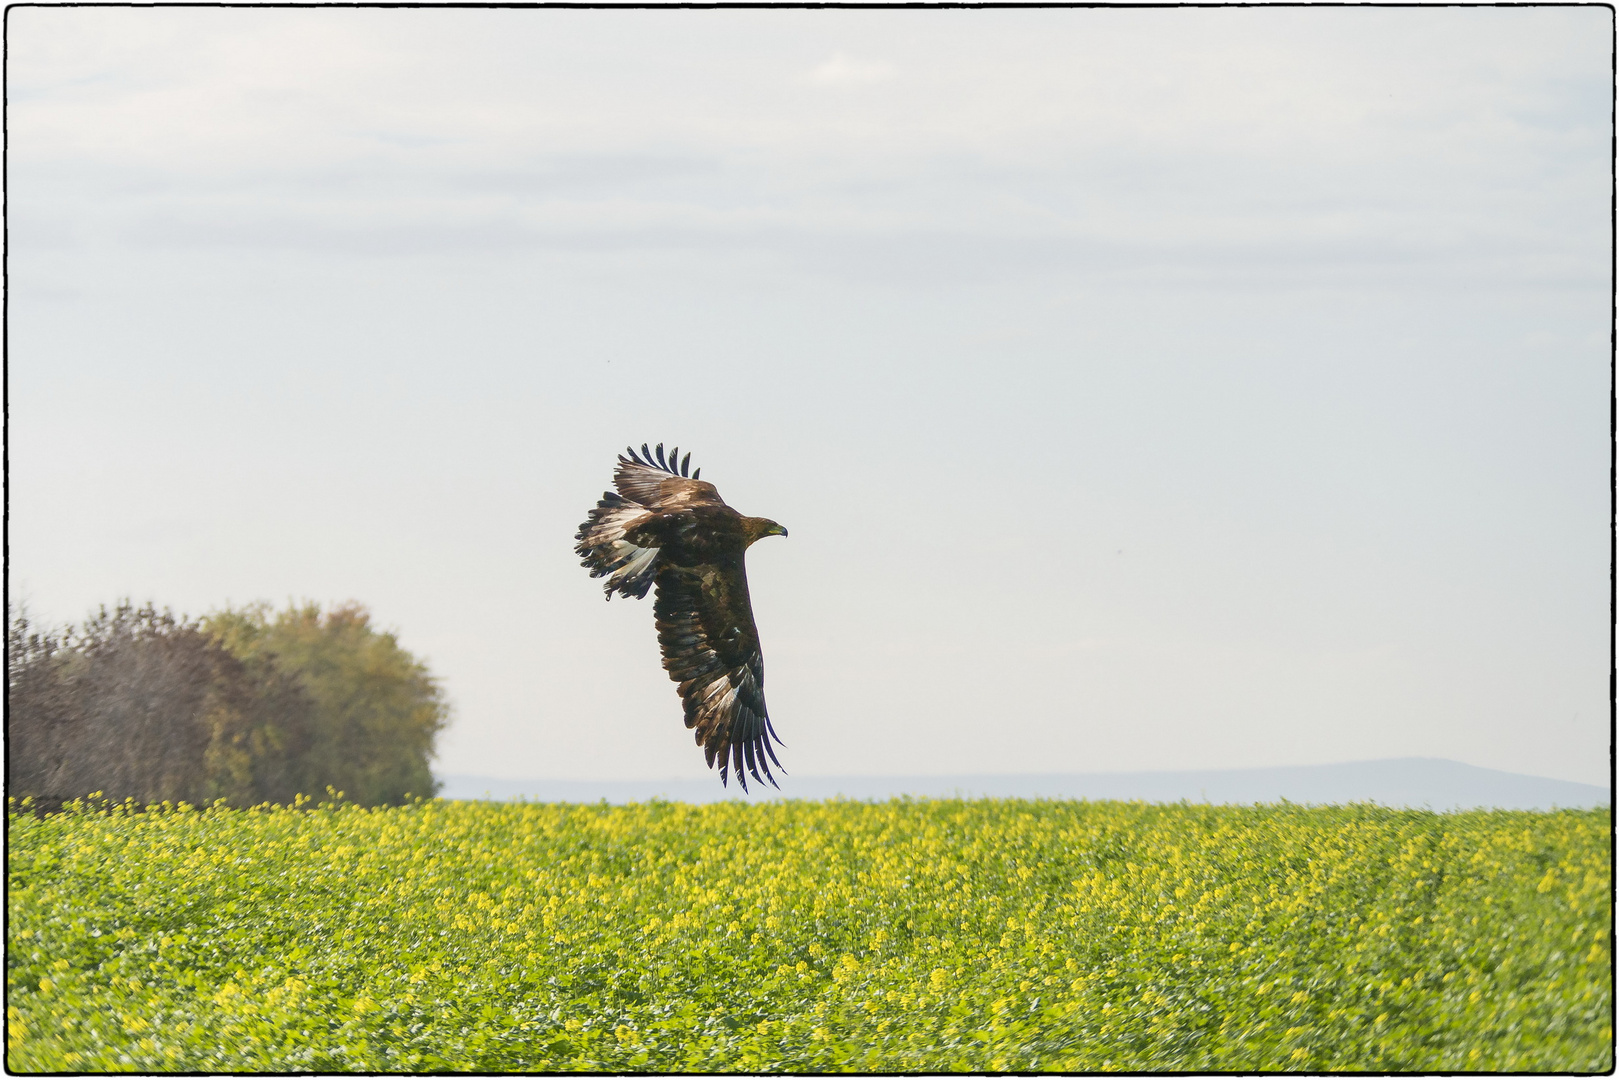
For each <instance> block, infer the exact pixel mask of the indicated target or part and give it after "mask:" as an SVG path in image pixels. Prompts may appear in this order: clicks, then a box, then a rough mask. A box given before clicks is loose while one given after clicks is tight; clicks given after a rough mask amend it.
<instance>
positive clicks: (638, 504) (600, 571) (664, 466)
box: [574, 443, 725, 600]
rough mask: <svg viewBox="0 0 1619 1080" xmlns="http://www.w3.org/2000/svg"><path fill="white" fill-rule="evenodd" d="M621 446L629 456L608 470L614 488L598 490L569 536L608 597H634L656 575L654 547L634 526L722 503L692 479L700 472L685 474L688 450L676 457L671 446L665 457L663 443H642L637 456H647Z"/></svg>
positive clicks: (702, 483) (656, 549) (709, 487)
mask: <svg viewBox="0 0 1619 1080" xmlns="http://www.w3.org/2000/svg"><path fill="white" fill-rule="evenodd" d="M626 450H627V452H628V453H629V455H630V456H629V457H625V456H624V455H623V454H620V455H619V456H618V467H617V468H615V469H614V470H613V486H614V487H616V488H618V491H617V492H616V493H615V492H611V491H607V492H603V493H602V497H601V501H600V502H598V503H597V504H596V508H595V509H594V510H592V511H591V512H590V516H589V517H587V518H586V519H585V523H584V524H583V525H581V526H579V531H578V532H577V533H575V534H574V540H576V541H578V542H577V543H576V544H575V545H574V551H575V552H577V553H578V555H579V557H580V558H581V559H582V560H583V561H584V565H585V566H587V567H589V569H590V576H591V577H605V578H606V579H607V581H606V582H605V583H604V588H605V589H606V590H607V599H609V600H611V599H612V598H613V594H614V593H617V594H618V595H620V596H625V597H630V596H633V597H635V598H636V599H637V600H639V599H640V598H641V597H643V596H645V595H646V594H647V590H648V589H650V588H651V587H652V581H653V579H654V578H655V577H656V576H657V572H658V552H659V545H658V544H657V543H656V542H655V541H653V540H650V539H648V535H647V534H645V533H637V530H641V529H645V528H648V527H651V526H654V525H655V524H658V519H659V518H660V517H663V516H666V515H678V514H680V513H682V512H684V511H689V510H692V509H694V508H696V507H699V506H724V505H725V500H724V499H721V498H720V493H719V491H718V489H716V488H715V487H714V485H713V484H710V483H708V482H707V481H706V480H699V479H698V478H697V475H701V473H702V471H703V470H701V469H698V470H697V475H693V476H690V477H688V476H687V475H686V473H687V471H688V470H689V469H690V467H691V454H689V453H688V454H687V455H686V458H685V460H684V461H680V447H678V446H677V447H675V452H674V453H673V454H671V455H670V456H669V457H668V458H667V459H666V458H665V457H664V453H663V444H662V443H659V444H658V449H657V452H656V453H654V452H653V451H651V450H648V449H647V448H646V446H645V445H644V444H643V445H642V447H641V454H645V455H646V457H645V459H643V458H642V457H641V455H640V454H637V453H636V452H635V451H634V450H633V449H630V448H626ZM654 462H655V464H654ZM676 524H677V527H678V524H679V523H676ZM686 524H689V522H688V523H686ZM652 531H653V532H656V531H657V530H656V529H655V528H654V529H653V530H652ZM637 539H639V540H640V543H637V542H636V541H637Z"/></svg>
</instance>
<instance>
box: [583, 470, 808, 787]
mask: <svg viewBox="0 0 1619 1080" xmlns="http://www.w3.org/2000/svg"><path fill="white" fill-rule="evenodd" d="M641 452H642V454H644V455H645V458H644V459H643V458H642V457H641V456H638V455H637V454H636V453H635V451H634V450H631V451H630V452H629V454H630V456H629V457H628V458H626V457H623V456H622V455H621V456H620V457H619V459H618V467H617V468H616V469H615V470H614V472H613V483H614V486H615V487H617V488H618V493H617V494H614V493H613V492H611V491H609V492H607V493H605V494H604V495H603V496H602V499H601V501H600V502H599V503H597V504H596V508H595V509H594V510H592V511H591V512H590V516H589V517H588V518H587V519H586V520H585V523H584V524H583V525H581V526H579V532H578V534H577V535H576V536H575V539H576V540H577V541H578V543H577V544H576V545H575V548H574V550H575V551H576V552H577V553H578V554H579V555H580V557H581V558H582V559H583V560H584V565H585V566H587V567H589V568H590V576H591V577H605V578H607V583H606V589H607V598H608V599H609V600H611V599H612V598H613V594H614V593H615V592H616V593H618V594H619V595H620V596H633V597H637V598H639V597H644V596H645V595H646V594H647V590H648V589H649V588H652V587H654V586H656V588H657V599H656V601H655V602H654V604H653V613H654V615H655V617H656V620H657V627H658V644H659V646H660V648H661V649H662V652H663V666H664V668H665V669H667V670H668V672H669V677H670V678H672V679H674V680H675V682H677V683H679V684H680V697H681V700H682V701H683V702H684V703H685V711H686V726H687V727H688V728H693V729H695V732H696V735H697V742H698V745H700V746H702V747H703V750H704V752H705V754H706V755H707V758H708V764H709V766H710V767H713V765H714V763H715V761H716V760H717V761H718V762H719V767H720V781H721V783H724V782H725V780H726V774H727V772H728V770H729V769H731V768H734V769H735V770H736V775H737V779H738V780H740V781H741V782H742V786H743V788H744V789H746V787H747V778H746V776H745V775H744V771H743V770H744V769H746V771H747V772H748V773H751V774H752V775H753V778H754V779H755V780H759V779H761V777H760V773H759V770H760V769H763V770H764V776H763V779H765V780H768V781H769V782H770V783H772V784H774V783H775V778H774V777H772V776H771V774H770V766H769V764H768V762H767V761H766V755H767V754H768V755H769V760H770V761H774V762H776V765H777V767H778V768H779V767H780V765H781V762H779V761H776V754H775V751H774V750H773V749H772V748H771V745H770V740H771V737H772V736H774V735H775V731H774V729H773V728H771V726H770V719H769V715H768V714H767V713H766V711H765V699H764V680H765V675H764V659H763V657H762V656H761V654H760V651H759V632H758V630H757V628H755V626H754V623H753V604H752V602H751V601H750V600H749V598H748V575H747V570H746V568H745V566H744V564H743V556H744V553H745V552H746V551H747V549H748V546H749V545H750V544H752V543H753V542H754V541H755V540H758V539H760V538H762V537H765V536H786V535H787V530H786V529H783V528H782V527H781V526H780V525H778V524H776V523H775V522H774V521H771V520H770V519H768V518H757V517H746V516H744V515H742V514H739V513H737V512H736V511H735V510H733V509H731V508H730V507H729V506H727V505H725V501H724V500H723V499H721V498H720V493H719V491H718V490H716V489H715V487H714V485H713V484H710V483H707V482H705V481H703V480H700V479H698V476H697V475H693V476H690V477H688V476H686V475H685V473H686V468H687V466H689V465H690V462H691V455H690V454H687V455H686V460H685V462H678V461H677V460H676V459H677V458H678V457H679V450H678V449H677V450H676V451H675V453H674V454H673V455H671V456H670V457H669V459H668V460H667V461H666V460H665V457H664V453H663V445H662V444H661V443H660V444H659V445H658V448H657V451H656V453H655V454H654V453H653V452H651V451H648V450H647V448H646V447H645V446H643V447H642V448H641ZM698 474H699V475H700V474H701V470H698Z"/></svg>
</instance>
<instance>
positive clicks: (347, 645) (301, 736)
mask: <svg viewBox="0 0 1619 1080" xmlns="http://www.w3.org/2000/svg"><path fill="white" fill-rule="evenodd" d="M9 614H10V616H11V617H10V618H9V619H8V621H7V633H6V653H7V665H6V676H7V678H6V704H7V723H6V735H7V739H6V765H7V792H8V794H9V795H11V796H13V797H17V798H21V797H23V796H29V795H31V796H33V797H34V799H35V801H36V804H38V805H40V806H44V807H47V808H48V807H50V806H52V805H58V804H60V803H61V802H63V801H66V800H69V799H75V798H81V797H84V796H86V795H89V794H91V793H93V792H98V791H99V792H101V793H102V795H103V797H105V798H107V799H110V800H112V801H115V802H121V801H123V800H125V799H134V800H135V801H136V802H137V803H140V804H142V805H145V804H150V803H157V802H163V801H170V802H181V801H184V802H189V803H193V804H197V805H202V804H207V803H212V802H215V801H217V800H219V799H224V800H225V801H226V802H227V803H229V804H230V805H233V806H252V805H257V804H259V803H264V802H273V803H291V802H292V801H293V800H294V799H295V797H296V796H298V795H312V796H322V795H324V794H325V793H326V791H327V789H328V788H332V789H335V790H337V791H341V792H343V794H344V797H345V798H346V799H347V800H349V801H352V802H355V803H358V804H360V805H365V806H378V805H386V804H399V803H402V802H404V801H406V800H407V799H408V798H410V797H414V796H421V797H431V796H432V795H433V794H434V793H435V792H436V790H437V783H436V782H435V781H434V779H433V776H432V773H431V771H430V770H429V767H428V762H429V760H430V759H431V757H432V755H433V747H434V741H435V739H436V737H437V736H438V733H439V732H440V731H441V730H443V728H444V726H445V724H446V722H447V721H448V719H449V705H448V702H447V700H446V698H445V696H444V693H443V690H442V689H441V687H440V686H439V683H438V681H437V680H436V679H435V678H434V677H433V676H432V674H431V673H430V672H429V671H428V670H427V667H426V666H425V665H424V664H423V663H422V662H421V661H420V660H418V659H416V658H415V657H414V656H412V655H411V654H410V653H409V652H407V651H406V650H405V649H403V648H401V647H400V645H399V642H398V640H397V639H396V638H395V636H394V635H393V634H391V633H388V632H385V631H379V630H378V629H376V628H375V627H373V626H372V625H371V617H370V615H369V613H368V612H367V611H366V610H365V608H364V607H362V606H361V605H359V604H356V603H348V604H342V605H338V606H336V607H332V608H330V609H329V610H326V611H324V612H323V611H322V610H321V608H320V606H319V605H317V604H301V605H299V604H294V605H290V606H289V607H287V608H286V609H284V610H281V611H275V610H273V609H272V608H271V607H270V605H268V604H255V605H250V606H248V607H245V608H240V609H232V608H227V609H225V610H223V611H218V612H214V613H211V614H209V615H206V616H204V617H202V618H198V619H189V618H186V617H184V616H176V615H174V614H173V613H172V612H170V611H168V610H167V609H165V610H162V611H159V610H157V609H156V608H155V607H153V606H152V605H151V604H147V605H145V606H143V607H135V606H134V605H133V604H131V603H129V602H127V601H125V602H123V603H121V604H119V605H117V606H116V607H115V608H114V609H113V610H111V611H109V610H107V609H106V608H105V607H103V608H102V609H101V610H100V611H99V612H98V613H97V614H96V615H94V616H93V617H91V618H90V619H88V620H86V621H85V622H83V623H82V624H79V625H77V626H71V625H70V626H66V627H61V628H48V627H40V626H36V625H33V624H31V623H30V622H29V620H28V617H27V615H26V613H24V612H15V613H9Z"/></svg>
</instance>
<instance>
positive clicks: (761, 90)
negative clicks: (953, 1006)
mask: <svg viewBox="0 0 1619 1080" xmlns="http://www.w3.org/2000/svg"><path fill="white" fill-rule="evenodd" d="M7 17H8V23H7V28H8V42H7V44H8V50H9V51H8V58H7V65H8V67H7V71H8V79H9V82H8V85H7V92H8V95H9V102H10V109H9V114H8V123H9V139H10V156H9V161H8V167H9V189H8V193H7V199H8V204H7V211H8V226H9V242H10V248H9V256H10V262H9V271H10V290H11V291H10V298H9V300H10V311H9V314H10V321H9V335H10V337H9V346H10V350H9V378H10V402H11V414H10V428H9V450H10V466H11V470H10V488H9V497H10V512H11V532H10V544H11V548H10V556H11V564H10V566H11V575H12V576H11V588H12V597H13V600H17V599H20V600H23V601H25V602H26V603H27V604H28V605H29V607H30V609H31V610H32V611H33V613H34V614H35V615H36V616H38V617H43V618H44V619H46V620H47V621H56V622H62V621H72V620H78V619H81V618H83V617H84V615H85V614H86V613H87V612H88V611H90V610H91V609H92V608H94V607H95V606H96V605H98V604H101V603H111V602H113V601H115V600H117V599H118V598H120V597H125V596H129V597H132V598H134V599H135V600H137V601H144V600H148V599H150V600H154V601H156V602H157V603H158V604H159V605H169V606H172V607H173V608H175V609H176V610H178V611H185V612H189V613H191V614H200V613H202V612H205V611H207V610H210V609H214V608H218V607H221V606H223V605H225V604H243V603H247V602H250V601H254V600H258V599H266V600H270V601H272V602H274V603H276V604H278V605H281V604H284V603H286V602H287V601H288V600H293V599H297V600H302V599H311V600H317V601H321V602H323V603H326V602H335V601H342V600H346V599H351V598H352V599H356V600H359V601H361V602H362V603H364V604H366V605H367V606H368V607H370V609H371V610H372V612H373V613H374V614H375V617H376V619H377V621H378V622H379V623H380V624H382V625H383V626H385V627H388V628H392V629H395V630H397V632H398V633H399V635H400V638H401V640H402V642H403V644H404V645H405V647H406V648H408V649H410V650H412V651H413V652H415V653H416V654H417V655H419V656H421V657H422V658H423V659H425V660H426V661H427V663H428V664H429V665H430V667H431V669H432V670H433V671H434V672H435V673H436V674H438V675H439V676H440V677H442V679H443V682H444V685H445V687H446V689H447V691H448V693H449V696H450V698H451V700H452V701H453V703H454V707H455V719H454V721H453V725H452V727H451V728H450V730H449V731H448V733H447V734H446V736H445V737H444V738H443V740H442V743H441V748H440V754H439V759H438V763H437V768H438V769H439V770H440V771H441V772H449V773H480V774H485V775H492V776H504V777H511V778H526V777H546V778H579V779H597V778H611V777H623V778H647V779H664V778H695V777H699V776H705V775H707V776H711V775H713V774H711V773H709V772H708V771H707V769H706V768H705V766H704V764H703V759H702V754H701V752H700V751H699V750H698V749H697V748H696V746H695V745H694V744H693V740H692V738H691V736H690V734H689V733H688V732H687V731H686V730H685V729H684V727H683V726H682V724H681V710H680V705H679V701H678V699H677V697H676V694H675V689H674V685H673V684H672V683H671V682H670V681H669V680H668V678H667V676H666V675H665V674H664V672H663V670H662V669H661V667H660V666H659V663H658V656H657V644H656V637H655V634H654V631H653V626H652V608H651V600H650V599H648V600H646V601H643V602H640V603H636V602H633V601H631V602H620V601H614V602H613V603H611V604H607V603H604V602H603V600H602V592H601V588H600V585H599V583H597V582H595V581H592V580H591V579H590V578H589V577H588V576H587V574H586V572H585V571H584V570H583V569H582V568H580V567H579V565H578V561H577V559H576V557H575V556H574V555H573V552H572V545H573V534H574V531H575V529H576V528H577V526H578V524H579V522H580V521H581V520H582V519H583V517H584V514H585V512H586V511H587V510H588V509H589V508H590V507H591V506H593V505H594V503H595V500H596V499H597V498H599V497H600V495H601V493H602V491H603V490H604V489H605V488H606V487H608V485H609V482H610V478H611V470H612V465H613V461H614V456H615V454H616V453H617V452H618V451H619V450H621V449H622V448H623V447H624V445H625V444H626V443H632V442H633V443H634V444H635V445H636V446H639V445H640V444H641V443H642V442H652V443H656V442H659V441H663V442H666V443H669V444H679V445H680V447H681V448H682V451H683V452H684V451H686V450H690V451H691V452H692V463H693V465H696V466H701V467H702V470H703V478H704V479H705V480H711V481H713V482H714V483H715V484H716V485H717V486H718V488H719V490H720V492H721V494H722V495H723V496H724V497H725V498H726V499H727V501H729V502H730V503H731V504H732V505H733V506H735V507H737V508H738V509H739V510H741V511H742V512H743V513H749V514H756V515H762V516H767V517H771V518H774V519H776V520H777V521H780V522H781V523H782V524H783V525H785V526H786V527H787V528H788V530H789V531H790V534H791V535H790V536H789V537H788V538H786V539H780V538H772V539H769V540H766V541H763V542H761V543H760V544H759V545H758V546H756V547H755V548H754V549H753V550H752V552H751V553H750V555H749V573H750V580H751V584H752V589H753V600H754V611H755V615H756V618H757V622H758V625H759V630H760V635H761V638H762V640H763V643H764V652H765V664H766V670H767V683H766V694H767V698H768V701H769V705H770V711H771V716H772V719H773V721H774V724H775V727H776V728H777V730H778V731H779V732H780V734H781V736H782V738H783V739H784V741H785V743H786V748H785V749H784V750H783V751H782V752H781V753H782V760H783V762H784V764H785V765H786V768H787V770H788V776H787V777H786V778H784V780H783V783H784V786H786V787H787V788H788V791H789V793H790V790H791V783H792V777H793V775H794V774H802V775H808V776H814V775H845V774H867V775H872V774H886V775H894V774H943V773H965V772H972V773H1020V772H1042V773H1051V772H1100V771H1108V770H1149V769H1151V770H1162V769H1215V768H1227V767H1256V766H1267V765H1302V764H1318V763H1330V762H1341V761H1356V760H1364V759H1369V758H1382V757H1403V756H1431V757H1444V758H1451V759H1454V760H1457V761H1462V762H1466V763H1469V764H1473V765H1479V766H1484V767H1488V768H1496V769H1505V770H1509V771H1513V772H1524V773H1532V774H1536V775H1541V776H1548V777H1555V778H1560V779H1568V780H1576V781H1583V782H1586V783H1606V778H1607V776H1608V747H1609V726H1608V676H1609V671H1610V654H1609V637H1608V634H1609V621H1610V620H1609V604H1608V597H1609V584H1608V581H1609V578H1608V574H1609V547H1608V545H1609V529H1608V521H1609V473H1608V461H1609V446H1610V442H1609V408H1610V402H1611V399H1612V397H1611V388H1610V375H1609V357H1610V349H1609V331H1610V317H1609V311H1610V296H1611V285H1610V281H1609V265H1610V259H1611V252H1610V245H1609V237H1610V223H1609V198H1610V193H1611V191H1612V183H1611V179H1610V161H1609V159H1610V152H1611V151H1610V141H1609V140H1610V137H1611V133H1612V124H1611V119H1610V106H1611V102H1612V87H1613V80H1612V73H1611V70H1610V59H1609V53H1610V47H1611V42H1612V31H1613V28H1612V13H1611V11H1610V10H1609V9H1607V8H1599V7H1585V8H1495V9H1457V8H1404V9H1390V8H1373V9H1367V8H1304V9H1298V8H1291V9H1253V8H1241V9H1237V8H1233V9H1217V10H1208V9H1115V10H1096V9H1084V10H988V11H985V10H968V11H866V10H860V11H856V10H846V11H835V10H834V11H792V10H746V11H739V10H720V11H680V10H675V11H644V10H637V11H567V10H506V11H496V10H451V9H441V10H409V9H394V10H352V9H315V8H310V9H303V10H297V9H294V10H284V9H275V10H252V9H246V10H244V9H208V8H192V9H184V8H182V9H173V8H170V9H150V8H148V9H94V8H90V9H84V8H80V9H74V8H15V7H14V8H11V9H9V10H8V16H7ZM717 782H718V781H717V779H716V780H715V783H716V784H717Z"/></svg>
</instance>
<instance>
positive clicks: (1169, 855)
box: [6, 800, 1613, 1073]
mask: <svg viewBox="0 0 1619 1080" xmlns="http://www.w3.org/2000/svg"><path fill="white" fill-rule="evenodd" d="M12 811H13V812H12V813H11V815H10V829H11V832H10V861H9V864H8V868H7V872H8V875H9V882H10V891H9V897H8V916H9V922H8V928H7V933H8V935H9V940H8V945H9V949H8V954H7V958H8V968H7V972H6V978H7V989H6V996H7V1008H8V1016H9V1019H10V1023H9V1024H8V1033H9V1045H8V1048H7V1054H8V1057H7V1061H8V1064H9V1066H10V1068H11V1069H12V1070H14V1071H75V1072H82V1071H107V1070H115V1071H116V1070H127V1071H132V1072H141V1073H149V1072H158V1071H173V1070H188V1071H195V1072H204V1073H220V1072H237V1071H253V1070H274V1071H304V1070H308V1071H317V1072H327V1071H367V1072H368V1071H378V1072H386V1071H406V1072H410V1071H423V1070H472V1071H502V1070H558V1069H584V1070H595V1071H605V1072H625V1071H636V1070H659V1071H677V1070H678V1071H747V1072H769V1071H776V1070H794V1071H807V1070H860V1071H919V1072H944V1071H954V1070H970V1071H1001V1070H1010V1071H1029V1070H1060V1071H1088V1070H1105V1069H1119V1070H1137V1071H1139V1070H1188V1071H1209V1070H1235V1071H1241V1072H1250V1071H1261V1070H1276V1069H1288V1070H1308V1071H1317V1070H1370V1071H1377V1072H1382V1071H1391V1070H1394V1071H1405V1070H1413V1071H1418V1072H1449V1071H1453V1070H1524V1071H1558V1072H1562V1071H1596V1072H1601V1071H1604V1070H1607V1069H1609V1068H1611V1067H1612V1056H1611V1047H1612V1040H1613V1032H1612V1030H1611V1027H1610V1022H1611V1021H1610V1016H1611V1013H1610V1010H1611V1007H1612V1005H1611V995H1610V987H1611V981H1612V955H1611V952H1610V941H1611V932H1612V925H1611V921H1610V915H1609V912H1610V907H1609V905H1610V900H1611V882H1610V874H1609V835H1610V815H1609V813H1608V812H1607V811H1559V812H1553V813H1529V812H1517V811H1501V812H1471V813H1453V814H1433V813H1427V812H1419V811H1396V810H1387V809H1381V808H1377V807H1374V806H1365V805H1356V806H1346V807H1326V808H1319V807H1317V808H1308V807H1298V806H1289V805H1282V806H1256V807H1214V806H1195V805H1186V804H1182V805H1177V806H1161V805H1148V804H1141V803H1076V802H1058V801H1033V802H1030V801H1018V800H975V801H960V800H899V801H894V802H888V803H861V802H845V801H837V802H775V803H762V804H755V805H748V804H741V803H717V804H713V805H706V806H691V805H685V804H681V803H664V802H652V803H646V804H640V805H631V806H608V805H606V804H598V805H568V804H521V803H519V804H511V803H507V804H498V803H455V802H444V801H433V802H422V803H417V804H415V805H411V806H405V807H398V808H391V809H377V810H362V809H357V808H353V807H341V806H330V805H328V806H326V807H323V808H316V809H311V808H307V807H306V808H299V809H287V808H261V809H257V810H229V809H224V808H222V807H221V808H215V809H208V810H194V809H190V808H184V807H182V808H176V809H160V808H159V809H153V810H149V811H146V812H132V811H131V810H129V809H125V808H112V809H110V810H109V809H108V808H105V807H102V808H99V809H92V808H82V807H81V808H77V809H74V808H70V810H69V812H66V813H62V814H52V815H48V816H44V817H40V816H36V815H34V814H32V813H28V812H25V811H23V810H22V809H21V808H18V807H16V806H13V807H12Z"/></svg>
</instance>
